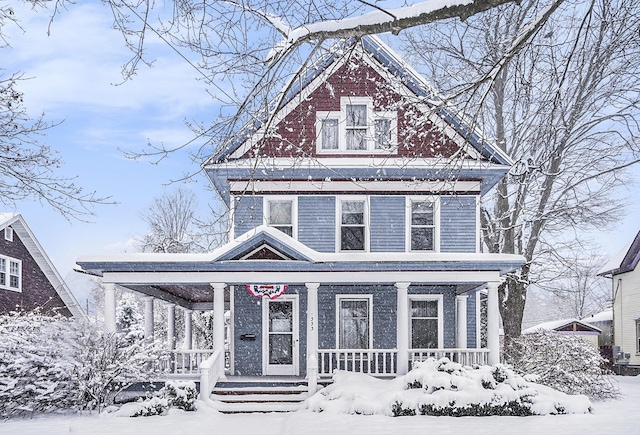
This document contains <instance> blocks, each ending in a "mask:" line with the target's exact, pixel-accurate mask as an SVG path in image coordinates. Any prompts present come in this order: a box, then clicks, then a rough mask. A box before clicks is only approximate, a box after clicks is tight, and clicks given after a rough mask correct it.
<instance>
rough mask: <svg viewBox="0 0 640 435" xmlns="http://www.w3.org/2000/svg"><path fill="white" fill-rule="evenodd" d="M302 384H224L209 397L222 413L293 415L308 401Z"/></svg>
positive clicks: (269, 382) (262, 381)
mask: <svg viewBox="0 0 640 435" xmlns="http://www.w3.org/2000/svg"><path fill="white" fill-rule="evenodd" d="M308 396H309V395H308V387H307V384H306V382H305V381H300V380H294V381H276V380H247V381H231V382H228V381H225V382H220V383H218V384H217V385H216V387H215V388H214V389H213V392H212V393H211V400H213V401H214V404H215V407H216V408H217V409H218V410H219V411H220V412H223V413H228V414H231V413H249V412H290V411H297V410H298V409H300V407H301V406H302V403H303V402H304V401H305V399H306V398H307V397H308Z"/></svg>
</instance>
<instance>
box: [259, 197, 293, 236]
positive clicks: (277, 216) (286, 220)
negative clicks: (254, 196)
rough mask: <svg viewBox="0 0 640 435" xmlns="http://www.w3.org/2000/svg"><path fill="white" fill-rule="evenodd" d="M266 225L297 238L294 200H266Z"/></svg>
mask: <svg viewBox="0 0 640 435" xmlns="http://www.w3.org/2000/svg"><path fill="white" fill-rule="evenodd" d="M265 202H266V204H265V210H266V215H265V224H266V225H269V226H270V227H273V228H277V229H278V230H280V231H282V232H283V233H285V234H286V235H288V236H289V237H295V236H294V234H295V231H294V216H295V201H294V200H293V198H273V199H272V198H265Z"/></svg>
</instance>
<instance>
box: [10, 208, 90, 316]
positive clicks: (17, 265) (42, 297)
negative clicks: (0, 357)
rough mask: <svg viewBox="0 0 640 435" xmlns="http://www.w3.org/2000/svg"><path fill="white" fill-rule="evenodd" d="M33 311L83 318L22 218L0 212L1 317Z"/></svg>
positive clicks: (65, 286)
mask: <svg viewBox="0 0 640 435" xmlns="http://www.w3.org/2000/svg"><path fill="white" fill-rule="evenodd" d="M34 310H40V311H41V312H42V313H43V314H56V313H58V314H61V315H64V316H67V317H69V316H74V317H83V316H84V315H83V313H82V311H81V310H80V307H79V306H78V303H77V301H76V299H75V298H74V297H73V294H72V293H71V292H70V291H69V288H68V287H67V285H66V284H65V283H64V281H63V280H62V278H60V275H59V274H58V272H57V271H56V269H55V267H54V266H53V264H52V263H51V260H49V257H47V254H46V253H45V252H44V250H43V249H42V246H40V243H38V240H37V239H36V237H35V236H34V235H33V232H31V229H30V228H29V227H28V226H27V223H26V222H25V220H24V218H23V217H22V216H21V215H20V214H17V213H15V214H14V213H0V314H7V313H9V312H12V311H34Z"/></svg>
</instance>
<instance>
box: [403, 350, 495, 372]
mask: <svg viewBox="0 0 640 435" xmlns="http://www.w3.org/2000/svg"><path fill="white" fill-rule="evenodd" d="M444 357H447V358H449V359H450V360H451V361H454V362H457V363H460V364H462V365H469V366H470V365H474V364H478V365H483V364H487V363H488V357H489V349H410V350H409V368H411V367H413V364H414V363H416V362H421V361H424V360H426V359H428V358H436V359H440V358H444Z"/></svg>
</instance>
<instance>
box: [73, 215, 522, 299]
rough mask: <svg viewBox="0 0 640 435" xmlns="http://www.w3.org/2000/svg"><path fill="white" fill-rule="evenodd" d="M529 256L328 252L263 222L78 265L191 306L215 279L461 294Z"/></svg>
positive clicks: (207, 296) (94, 258)
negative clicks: (189, 244) (201, 245)
mask: <svg viewBox="0 0 640 435" xmlns="http://www.w3.org/2000/svg"><path fill="white" fill-rule="evenodd" d="M523 262H524V258H523V257H521V256H519V255H509V254H484V253H483V254H479V253H434V252H425V253H416V252H411V253H407V252H398V253H389V252H385V253H322V252H317V251H314V250H313V249H310V248H308V247H307V246H305V245H303V244H302V243H300V242H298V241H297V240H295V239H293V238H291V237H289V236H287V235H286V234H284V233H282V232H281V231H279V230H277V229H274V228H271V227H267V226H260V227H258V228H256V229H255V230H252V231H249V232H248V233H246V234H244V235H242V236H240V237H239V238H237V239H236V240H234V241H232V242H230V243H228V244H226V245H224V246H222V247H221V248H219V249H216V250H215V251H213V252H211V253H206V254H164V253H162V254H159V253H154V254H149V253H146V254H121V255H98V256H82V257H79V258H78V259H77V261H76V263H77V265H78V268H77V270H79V271H81V272H84V273H89V274H92V275H96V276H101V277H102V278H103V281H104V282H109V283H116V284H119V285H121V286H123V287H125V288H128V289H131V290H133V291H136V292H138V293H143V294H147V295H149V296H154V297H156V298H159V299H162V300H165V301H168V302H172V303H175V304H177V305H180V306H182V307H184V308H188V309H210V307H211V301H212V297H213V290H212V288H211V286H210V284H211V283H225V284H228V285H244V284H273V283H282V284H288V285H295V284H304V283H307V282H317V283H321V284H334V285H335V284H345V285H349V284H393V283H396V282H411V283H420V284H433V285H438V284H447V285H455V286H456V288H457V292H458V293H464V292H467V291H470V290H473V289H476V288H478V287H481V286H484V285H485V283H487V282H489V281H494V282H495V281H498V280H499V279H500V276H501V275H503V274H505V273H508V272H510V271H513V270H514V269H516V268H517V267H519V266H520V265H521V264H523Z"/></svg>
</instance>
